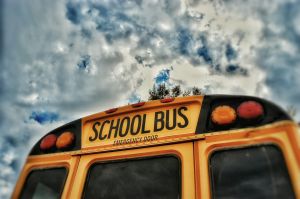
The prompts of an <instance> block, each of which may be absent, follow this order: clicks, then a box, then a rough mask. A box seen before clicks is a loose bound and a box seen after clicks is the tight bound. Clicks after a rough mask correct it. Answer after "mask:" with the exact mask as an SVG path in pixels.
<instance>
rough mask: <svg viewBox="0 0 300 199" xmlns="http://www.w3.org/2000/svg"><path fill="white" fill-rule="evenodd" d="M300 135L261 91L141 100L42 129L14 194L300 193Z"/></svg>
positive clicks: (187, 196)
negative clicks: (254, 94) (258, 95)
mask: <svg viewBox="0 0 300 199" xmlns="http://www.w3.org/2000/svg"><path fill="white" fill-rule="evenodd" d="M299 143H300V141H299V134H298V127H297V124H296V123H294V122H293V121H292V120H291V118H290V117H289V116H288V115H287V114H286V113H285V112H284V111H282V110H281V109H280V108H279V107H277V106H276V105H274V104H273V103H270V102H268V101H266V100H263V99H260V98H255V97H248V96H226V95H212V96H192V97H182V98H167V99H162V100H156V101H150V102H139V103H136V104H132V105H128V106H124V107H119V108H113V109H109V110H107V111H104V112H100V113H97V114H94V115H91V116H88V117H85V118H82V119H79V120H76V121H74V122H71V123H69V124H66V125H64V126H62V127H59V128H57V129H55V130H53V131H51V132H49V133H48V134H46V135H45V136H44V137H42V138H41V139H40V140H39V141H38V142H37V143H36V145H35V146H34V147H33V149H32V151H31V153H30V154H29V156H28V158H27V161H26V163H25V165H24V167H23V170H22V172H21V174H20V177H19V180H18V182H17V184H16V187H15V190H14V192H13V195H12V198H22V199H23V198H26V199H27V198H42V197H43V198H145V199H152V198H176V199H177V198H182V199H193V198H300V153H299V149H300V144H299Z"/></svg>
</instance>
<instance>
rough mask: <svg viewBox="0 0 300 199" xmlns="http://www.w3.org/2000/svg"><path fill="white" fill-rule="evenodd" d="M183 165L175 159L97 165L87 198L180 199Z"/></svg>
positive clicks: (85, 192)
mask: <svg viewBox="0 0 300 199" xmlns="http://www.w3.org/2000/svg"><path fill="white" fill-rule="evenodd" d="M180 181H181V180H180V161H179V160H178V159H177V158H176V157H174V156H166V157H155V158H147V159H134V160H127V161H120V162H108V163H96V164H94V165H92V166H91V168H90V170H89V172H88V177H87V181H86V184H85V189H84V195H83V198H112V199H113V198H123V199H127V198H128V199H131V198H143V199H157V198H164V199H169V198H170V199H178V198H181V196H180V195H181V194H180V192H181V191H180V187H181V186H180Z"/></svg>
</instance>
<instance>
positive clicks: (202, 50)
mask: <svg viewBox="0 0 300 199" xmlns="http://www.w3.org/2000/svg"><path fill="white" fill-rule="evenodd" d="M197 54H198V56H199V57H202V58H203V60H204V61H205V62H206V63H208V64H211V63H212V58H211V56H210V53H209V50H208V47H207V46H203V47H201V48H198V50H197Z"/></svg>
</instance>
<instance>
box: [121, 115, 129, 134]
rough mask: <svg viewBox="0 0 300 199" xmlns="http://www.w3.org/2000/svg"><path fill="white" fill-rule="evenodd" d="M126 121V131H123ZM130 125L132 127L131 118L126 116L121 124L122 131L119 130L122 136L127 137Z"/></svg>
mask: <svg viewBox="0 0 300 199" xmlns="http://www.w3.org/2000/svg"><path fill="white" fill-rule="evenodd" d="M124 123H126V129H125V132H124V133H123V132H122V131H123V126H124ZM129 127H130V118H129V117H124V118H123V119H122V121H121V124H120V131H119V135H120V137H125V136H126V135H127V134H128V131H129Z"/></svg>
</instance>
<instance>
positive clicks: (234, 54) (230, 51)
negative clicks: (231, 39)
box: [225, 44, 237, 61]
mask: <svg viewBox="0 0 300 199" xmlns="http://www.w3.org/2000/svg"><path fill="white" fill-rule="evenodd" d="M225 55H226V58H227V60H228V61H231V60H233V59H236V58H237V52H236V51H235V50H234V49H233V48H232V46H231V45H230V44H227V45H226V51H225Z"/></svg>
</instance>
